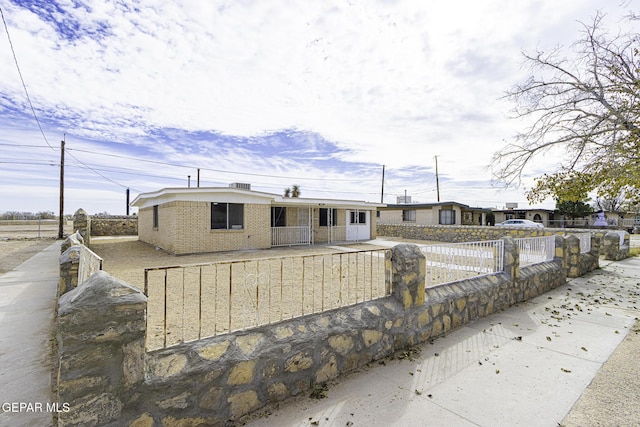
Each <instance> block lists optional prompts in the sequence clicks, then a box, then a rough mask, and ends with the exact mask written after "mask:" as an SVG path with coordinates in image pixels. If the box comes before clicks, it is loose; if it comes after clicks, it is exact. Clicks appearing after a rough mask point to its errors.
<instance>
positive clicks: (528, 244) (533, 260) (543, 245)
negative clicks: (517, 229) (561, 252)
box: [515, 236, 556, 267]
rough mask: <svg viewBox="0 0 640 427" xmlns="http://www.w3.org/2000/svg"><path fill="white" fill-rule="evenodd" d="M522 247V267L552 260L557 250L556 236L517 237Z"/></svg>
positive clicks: (519, 245) (517, 241)
mask: <svg viewBox="0 0 640 427" xmlns="http://www.w3.org/2000/svg"><path fill="white" fill-rule="evenodd" d="M515 241H516V243H517V244H518V247H519V248H520V267H526V266H528V265H533V264H539V263H541V262H547V261H552V260H553V257H554V255H555V252H556V238H555V236H544V237H525V238H522V239H515Z"/></svg>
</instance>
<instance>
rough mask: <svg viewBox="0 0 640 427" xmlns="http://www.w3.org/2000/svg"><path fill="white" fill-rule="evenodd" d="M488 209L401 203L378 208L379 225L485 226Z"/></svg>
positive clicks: (447, 203)
mask: <svg viewBox="0 0 640 427" xmlns="http://www.w3.org/2000/svg"><path fill="white" fill-rule="evenodd" d="M488 212H489V210H488V209H483V208H472V207H469V206H467V205H464V204H462V203H457V202H443V203H440V202H439V203H402V204H397V205H386V206H381V207H379V208H378V223H380V224H417V225H485V224H486V214H487V213H488Z"/></svg>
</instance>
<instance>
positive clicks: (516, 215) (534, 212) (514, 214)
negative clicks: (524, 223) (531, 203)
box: [493, 208, 555, 227]
mask: <svg viewBox="0 0 640 427" xmlns="http://www.w3.org/2000/svg"><path fill="white" fill-rule="evenodd" d="M493 214H494V215H495V218H496V224H498V223H500V222H504V221H507V220H509V219H528V220H529V221H533V222H538V223H540V224H542V225H544V226H545V227H551V226H552V224H553V222H554V218H555V217H554V211H553V210H549V209H515V208H513V209H505V210H494V211H493Z"/></svg>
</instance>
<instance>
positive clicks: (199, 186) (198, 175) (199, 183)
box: [197, 168, 200, 188]
mask: <svg viewBox="0 0 640 427" xmlns="http://www.w3.org/2000/svg"><path fill="white" fill-rule="evenodd" d="M197 187H198V188H200V168H198V185H197Z"/></svg>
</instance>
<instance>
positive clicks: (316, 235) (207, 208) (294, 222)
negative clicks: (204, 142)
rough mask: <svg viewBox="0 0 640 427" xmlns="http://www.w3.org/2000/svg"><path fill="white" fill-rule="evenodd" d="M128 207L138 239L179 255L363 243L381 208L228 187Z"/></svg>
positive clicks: (139, 200) (166, 193)
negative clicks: (133, 215)
mask: <svg viewBox="0 0 640 427" xmlns="http://www.w3.org/2000/svg"><path fill="white" fill-rule="evenodd" d="M131 206H133V207H137V208H138V237H139V239H140V240H141V241H143V242H147V243H149V244H152V245H155V246H157V247H160V248H162V249H164V250H166V251H168V252H170V253H173V254H176V255H182V254H192V253H206V252H220V251H233V250H241V249H266V248H271V247H274V246H290V245H311V244H314V243H333V242H349V241H361V240H369V239H373V238H375V233H376V210H377V208H378V207H381V206H384V205H382V204H376V203H369V202H363V201H355V200H333V199H312V198H300V197H283V196H280V195H278V194H271V193H264V192H259V191H253V190H251V189H250V186H249V185H248V184H241V185H240V184H232V186H229V187H196V188H191V187H189V188H164V189H161V190H158V191H154V192H150V193H143V194H140V195H139V196H138V197H136V198H135V199H134V200H133V202H131Z"/></svg>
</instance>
